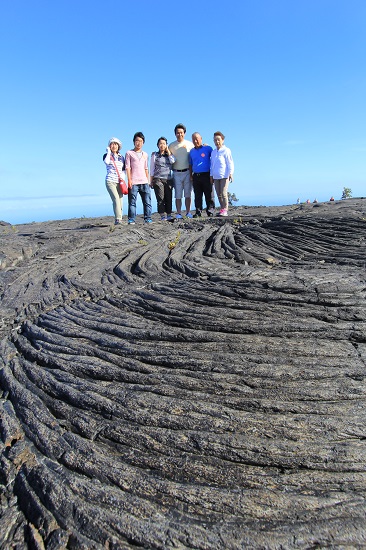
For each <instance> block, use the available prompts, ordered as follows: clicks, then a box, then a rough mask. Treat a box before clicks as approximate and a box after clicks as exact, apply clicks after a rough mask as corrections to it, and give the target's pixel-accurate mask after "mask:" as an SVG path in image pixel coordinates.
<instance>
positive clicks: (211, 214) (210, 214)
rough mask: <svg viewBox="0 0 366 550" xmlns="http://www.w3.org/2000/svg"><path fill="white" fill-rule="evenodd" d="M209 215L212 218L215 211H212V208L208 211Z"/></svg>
mask: <svg viewBox="0 0 366 550" xmlns="http://www.w3.org/2000/svg"><path fill="white" fill-rule="evenodd" d="M207 216H208V217H209V218H212V216H213V212H211V210H208V211H207Z"/></svg>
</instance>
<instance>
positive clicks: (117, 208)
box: [105, 181, 123, 220]
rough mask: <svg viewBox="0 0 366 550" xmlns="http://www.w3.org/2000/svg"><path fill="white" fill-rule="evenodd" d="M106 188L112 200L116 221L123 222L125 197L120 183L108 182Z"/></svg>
mask: <svg viewBox="0 0 366 550" xmlns="http://www.w3.org/2000/svg"><path fill="white" fill-rule="evenodd" d="M105 186H106V188H107V191H108V193H109V195H110V197H111V199H112V203H113V212H114V217H115V218H116V220H122V206H123V195H122V193H121V191H120V188H119V183H115V182H113V181H106V182H105Z"/></svg>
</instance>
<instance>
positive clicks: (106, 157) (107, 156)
mask: <svg viewBox="0 0 366 550" xmlns="http://www.w3.org/2000/svg"><path fill="white" fill-rule="evenodd" d="M106 151H107V154H106V156H105V157H104V159H103V160H104V162H105V163H106V164H110V163H111V150H110V148H109V147H107V149H106Z"/></svg>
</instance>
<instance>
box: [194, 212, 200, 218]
mask: <svg viewBox="0 0 366 550" xmlns="http://www.w3.org/2000/svg"><path fill="white" fill-rule="evenodd" d="M201 216H202V214H201V212H198V213H197V212H196V213H195V215H194V216H193V217H194V218H201Z"/></svg>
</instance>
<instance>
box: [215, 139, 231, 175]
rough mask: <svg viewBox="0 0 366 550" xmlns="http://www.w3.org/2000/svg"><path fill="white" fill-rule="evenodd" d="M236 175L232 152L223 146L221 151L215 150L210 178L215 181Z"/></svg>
mask: <svg viewBox="0 0 366 550" xmlns="http://www.w3.org/2000/svg"><path fill="white" fill-rule="evenodd" d="M233 173H234V161H233V157H232V155H231V151H230V149H229V148H228V147H226V146H225V145H223V146H222V147H220V149H214V150H213V151H212V153H211V165H210V176H212V177H213V179H214V180H221V179H223V178H228V177H229V176H230V175H231V176H232V175H233Z"/></svg>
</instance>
